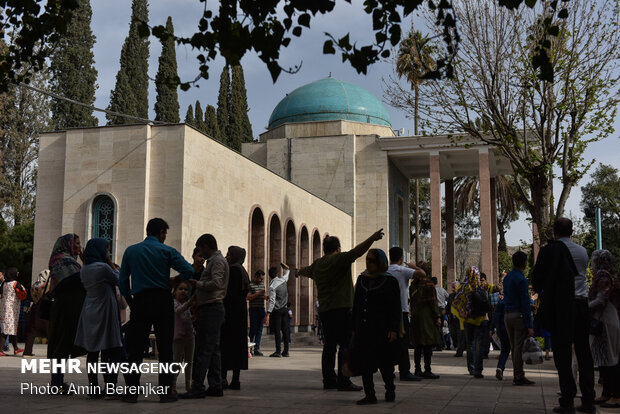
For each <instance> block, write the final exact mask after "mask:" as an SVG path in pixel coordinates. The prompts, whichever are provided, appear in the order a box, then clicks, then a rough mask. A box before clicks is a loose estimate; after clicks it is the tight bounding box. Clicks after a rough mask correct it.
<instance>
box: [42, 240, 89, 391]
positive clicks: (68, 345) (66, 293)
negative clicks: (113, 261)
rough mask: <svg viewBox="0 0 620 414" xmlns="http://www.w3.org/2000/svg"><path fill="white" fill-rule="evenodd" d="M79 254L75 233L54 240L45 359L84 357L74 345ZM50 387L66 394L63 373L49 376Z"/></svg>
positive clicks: (80, 291)
mask: <svg viewBox="0 0 620 414" xmlns="http://www.w3.org/2000/svg"><path fill="white" fill-rule="evenodd" d="M81 254H82V246H81V244H80V238H79V236H77V235H76V234H65V235H64V236H61V237H59V238H58V240H56V244H54V249H53V250H52V256H51V257H50V262H49V269H50V292H49V294H48V295H49V297H51V298H53V302H52V307H51V310H50V321H49V332H48V335H49V337H48V343H47V357H48V358H53V359H67V358H69V357H72V358H75V357H78V356H81V355H84V354H86V351H85V350H84V349H83V348H80V347H78V346H76V345H75V334H76V332H77V326H78V321H79V319H80V313H81V312H82V304H83V303H84V296H85V292H84V287H83V286H82V281H81V280H80V270H81V268H82V267H81V266H80V264H79V263H78V262H77V260H76V259H77V257H78V256H80V255H81ZM51 385H52V386H57V387H60V393H61V394H69V385H68V384H66V383H65V382H64V375H63V374H62V373H53V374H52V382H51Z"/></svg>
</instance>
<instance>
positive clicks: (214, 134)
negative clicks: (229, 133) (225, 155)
mask: <svg viewBox="0 0 620 414" xmlns="http://www.w3.org/2000/svg"><path fill="white" fill-rule="evenodd" d="M205 130H206V131H207V135H209V136H210V137H211V138H214V139H216V140H218V141H220V142H221V141H222V137H221V136H220V135H221V134H220V126H219V125H218V123H217V114H216V112H215V107H214V106H213V105H207V110H206V111H205Z"/></svg>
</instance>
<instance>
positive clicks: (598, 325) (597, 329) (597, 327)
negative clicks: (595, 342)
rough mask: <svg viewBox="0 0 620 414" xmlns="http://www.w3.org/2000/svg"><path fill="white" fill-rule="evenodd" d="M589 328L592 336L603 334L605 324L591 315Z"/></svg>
mask: <svg viewBox="0 0 620 414" xmlns="http://www.w3.org/2000/svg"><path fill="white" fill-rule="evenodd" d="M588 330H589V331H590V335H592V336H601V335H603V332H604V331H605V325H604V324H603V321H601V320H600V319H596V318H595V317H594V316H590V323H589V325H588Z"/></svg>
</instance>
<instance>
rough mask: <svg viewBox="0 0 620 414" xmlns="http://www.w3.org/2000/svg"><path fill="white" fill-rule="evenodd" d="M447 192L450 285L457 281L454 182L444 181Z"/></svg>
mask: <svg viewBox="0 0 620 414" xmlns="http://www.w3.org/2000/svg"><path fill="white" fill-rule="evenodd" d="M444 189H445V192H446V197H445V204H446V214H445V219H446V270H447V272H446V273H447V275H446V276H447V278H448V283H450V282H454V281H455V280H456V251H455V246H454V181H453V180H446V181H444Z"/></svg>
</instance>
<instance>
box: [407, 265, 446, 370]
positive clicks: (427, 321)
mask: <svg viewBox="0 0 620 414" xmlns="http://www.w3.org/2000/svg"><path fill="white" fill-rule="evenodd" d="M410 294H411V296H410V302H411V312H412V313H411V331H410V332H411V343H412V344H413V347H414V349H415V351H414V361H415V374H414V375H416V376H418V377H422V378H428V379H437V378H439V375H435V374H433V372H432V371H431V358H432V355H433V347H434V346H438V345H439V343H440V338H439V335H438V331H437V327H438V326H441V312H440V310H439V305H438V303H437V291H436V289H435V284H434V283H433V281H432V280H431V278H430V277H428V276H426V275H424V276H419V275H418V276H417V277H415V278H414V279H413V282H412V285H411V288H410ZM422 355H424V372H422V361H421V360H422Z"/></svg>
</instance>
